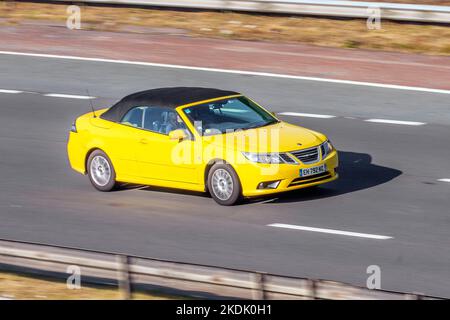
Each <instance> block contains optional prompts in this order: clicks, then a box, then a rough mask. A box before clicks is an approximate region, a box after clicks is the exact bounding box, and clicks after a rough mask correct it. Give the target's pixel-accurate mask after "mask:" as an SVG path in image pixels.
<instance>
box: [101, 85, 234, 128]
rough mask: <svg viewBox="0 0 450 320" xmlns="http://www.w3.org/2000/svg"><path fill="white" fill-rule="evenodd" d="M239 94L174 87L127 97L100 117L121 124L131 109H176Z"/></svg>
mask: <svg viewBox="0 0 450 320" xmlns="http://www.w3.org/2000/svg"><path fill="white" fill-rule="evenodd" d="M237 94H240V93H238V92H234V91H226V90H220V89H212V88H199V87H174V88H159V89H151V90H145V91H141V92H136V93H133V94H130V95H129V96H126V97H125V98H123V99H122V100H120V101H119V102H117V103H116V104H115V105H113V106H112V107H111V108H109V109H108V110H107V111H105V112H104V113H103V114H102V115H101V116H100V118H102V119H105V120H109V121H114V122H119V121H120V120H121V119H122V118H123V116H124V115H125V114H126V113H127V112H128V111H129V110H130V109H132V108H134V107H138V106H157V107H168V108H176V107H179V106H182V105H185V104H189V103H194V102H198V101H202V100H209V99H214V98H220V97H225V96H231V95H237Z"/></svg>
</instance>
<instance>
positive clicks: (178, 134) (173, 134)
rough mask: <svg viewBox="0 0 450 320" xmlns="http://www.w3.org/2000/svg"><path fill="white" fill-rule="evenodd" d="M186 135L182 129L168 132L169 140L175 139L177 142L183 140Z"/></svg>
mask: <svg viewBox="0 0 450 320" xmlns="http://www.w3.org/2000/svg"><path fill="white" fill-rule="evenodd" d="M187 137H188V136H187V134H186V132H185V131H184V130H183V129H176V130H172V131H170V132H169V139H170V140H177V141H178V142H180V141H183V140H184V139H186V138H187Z"/></svg>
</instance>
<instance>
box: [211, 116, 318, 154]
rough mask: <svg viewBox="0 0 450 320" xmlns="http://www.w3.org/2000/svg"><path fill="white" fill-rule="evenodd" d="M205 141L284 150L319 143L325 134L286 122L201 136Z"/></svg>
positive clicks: (252, 149) (254, 149)
mask: <svg viewBox="0 0 450 320" xmlns="http://www.w3.org/2000/svg"><path fill="white" fill-rule="evenodd" d="M203 140H204V142H205V143H208V144H209V143H210V144H214V145H215V146H217V147H224V148H226V149H230V148H233V149H234V150H237V151H245V152H286V151H293V150H298V149H304V148H308V147H313V146H317V145H319V144H321V143H322V142H324V141H325V140H326V136H325V135H323V134H321V133H319V132H315V131H313V130H309V129H306V128H302V127H299V126H295V125H292V124H289V123H286V122H280V123H276V124H273V125H270V126H266V127H261V128H255V129H249V130H241V131H236V132H232V133H227V134H221V135H212V136H205V137H203Z"/></svg>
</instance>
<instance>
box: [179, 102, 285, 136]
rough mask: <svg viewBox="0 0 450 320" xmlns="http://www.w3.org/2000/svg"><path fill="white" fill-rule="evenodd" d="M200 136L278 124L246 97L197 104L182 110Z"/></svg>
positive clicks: (272, 117)
mask: <svg viewBox="0 0 450 320" xmlns="http://www.w3.org/2000/svg"><path fill="white" fill-rule="evenodd" d="M183 111H184V113H185V114H186V116H187V117H188V118H189V120H190V121H191V122H192V123H193V124H194V126H195V128H196V129H197V131H198V132H199V133H200V134H201V135H205V136H206V135H214V134H221V133H226V132H231V131H235V130H239V129H241V130H247V129H252V128H259V127H263V126H267V125H270V124H274V123H277V122H279V121H278V120H277V119H276V118H275V117H274V116H272V115H271V114H270V113H269V112H267V111H265V110H264V109H262V108H261V107H259V106H258V105H257V104H256V103H254V102H253V101H251V100H250V99H248V98H246V97H242V96H241V97H237V98H230V99H224V100H218V101H213V102H210V103H205V104H199V105H195V106H192V107H188V108H184V109H183Z"/></svg>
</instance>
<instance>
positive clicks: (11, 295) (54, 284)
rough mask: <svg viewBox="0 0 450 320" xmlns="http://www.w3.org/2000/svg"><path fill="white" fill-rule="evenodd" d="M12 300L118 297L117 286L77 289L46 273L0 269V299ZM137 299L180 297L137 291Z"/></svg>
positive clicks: (135, 295)
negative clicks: (68, 286) (36, 274)
mask: <svg viewBox="0 0 450 320" xmlns="http://www.w3.org/2000/svg"><path fill="white" fill-rule="evenodd" d="M1 298H6V299H14V300H24V299H25V300H117V299H120V294H119V291H118V289H117V288H116V287H112V286H106V285H105V286H101V285H89V286H87V285H85V284H83V285H82V286H81V288H80V289H73V290H71V289H68V288H67V285H66V282H65V281H63V280H58V279H54V278H48V277H34V276H33V277H32V276H29V275H24V274H17V273H10V272H1V273H0V299H1ZM133 299H136V300H165V299H181V297H175V296H169V295H163V294H159V293H147V292H136V293H133Z"/></svg>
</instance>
